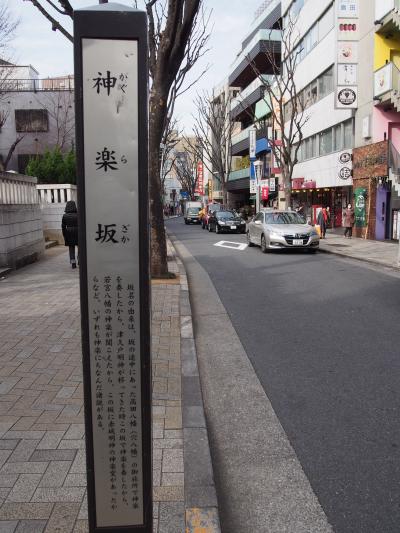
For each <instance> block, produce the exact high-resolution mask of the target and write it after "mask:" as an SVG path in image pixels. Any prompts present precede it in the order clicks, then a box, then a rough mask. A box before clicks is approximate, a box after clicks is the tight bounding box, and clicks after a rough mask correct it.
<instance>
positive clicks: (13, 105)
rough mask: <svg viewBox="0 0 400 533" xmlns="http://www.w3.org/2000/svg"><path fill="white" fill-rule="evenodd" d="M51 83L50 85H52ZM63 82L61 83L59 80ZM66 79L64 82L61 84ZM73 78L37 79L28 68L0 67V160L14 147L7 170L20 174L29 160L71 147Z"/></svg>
mask: <svg viewBox="0 0 400 533" xmlns="http://www.w3.org/2000/svg"><path fill="white" fill-rule="evenodd" d="M53 80H54V83H53ZM60 80H64V81H60ZM65 80H67V81H65ZM74 125H75V109H74V91H73V77H72V76H67V77H64V78H54V79H53V78H46V79H45V80H41V79H39V73H38V72H37V70H36V69H35V68H33V67H32V66H31V65H26V66H24V65H22V66H20V65H9V64H2V65H1V67H0V159H1V161H2V162H4V161H5V159H6V158H7V154H8V152H9V150H10V147H11V146H12V145H13V143H14V142H15V141H16V139H19V138H21V139H22V140H21V141H20V142H19V143H18V144H17V146H16V148H15V150H14V153H13V155H12V157H11V160H10V162H9V164H8V166H7V170H15V171H18V172H20V173H24V171H25V167H26V165H27V163H28V161H29V159H30V158H31V157H33V156H35V155H38V154H42V153H44V152H45V151H46V150H47V149H52V148H54V147H55V146H59V147H60V148H61V149H62V150H63V151H68V150H70V149H71V148H73V146H74Z"/></svg>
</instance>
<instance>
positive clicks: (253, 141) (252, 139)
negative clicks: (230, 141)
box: [249, 129, 257, 159]
mask: <svg viewBox="0 0 400 533" xmlns="http://www.w3.org/2000/svg"><path fill="white" fill-rule="evenodd" d="M249 146H250V148H249V157H250V159H254V158H255V157H256V147H257V130H255V129H251V130H249Z"/></svg>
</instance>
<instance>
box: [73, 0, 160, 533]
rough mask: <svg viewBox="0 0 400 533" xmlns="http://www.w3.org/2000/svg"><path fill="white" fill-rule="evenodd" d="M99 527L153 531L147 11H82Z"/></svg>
mask: <svg viewBox="0 0 400 533" xmlns="http://www.w3.org/2000/svg"><path fill="white" fill-rule="evenodd" d="M74 36H75V37H74V43H75V44H74V54H75V84H76V85H75V86H76V89H75V101H76V140H77V159H78V202H79V205H78V210H79V259H80V282H81V313H82V350H83V369H84V391H85V425H86V454H87V478H88V509H89V528H90V531H91V532H99V531H102V532H106V533H111V532H112V533H118V532H122V531H130V532H131V531H132V532H134V531H135V532H136V531H140V532H143V533H150V532H152V501H151V491H152V487H151V361H150V290H149V234H148V169H147V158H148V152H147V131H148V122H147V120H148V119H147V98H148V69H147V18H146V14H145V13H144V12H140V11H137V10H134V9H131V8H129V7H127V6H122V5H119V4H103V5H101V6H95V7H92V8H86V9H82V10H76V11H75V14H74Z"/></svg>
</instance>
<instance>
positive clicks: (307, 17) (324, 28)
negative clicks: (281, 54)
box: [282, 0, 356, 226]
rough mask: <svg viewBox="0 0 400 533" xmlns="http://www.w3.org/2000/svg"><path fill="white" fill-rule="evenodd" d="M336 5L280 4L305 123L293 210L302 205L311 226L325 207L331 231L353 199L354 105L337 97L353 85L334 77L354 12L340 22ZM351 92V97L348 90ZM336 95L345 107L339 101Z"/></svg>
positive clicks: (310, 0)
mask: <svg viewBox="0 0 400 533" xmlns="http://www.w3.org/2000/svg"><path fill="white" fill-rule="evenodd" d="M338 3H339V2H334V1H332V0H294V1H292V0H283V1H282V12H283V17H284V18H283V20H284V28H288V25H289V24H290V23H293V24H294V25H295V28H296V32H297V35H296V45H297V48H296V50H295V51H294V52H293V53H297V66H296V69H295V72H294V79H295V83H296V90H297V92H298V93H299V94H300V96H301V100H302V102H303V104H304V106H305V108H306V109H305V114H304V117H305V118H306V119H307V121H306V123H305V124H304V126H303V127H302V136H303V141H302V144H301V148H300V151H299V154H298V159H299V163H298V164H297V165H296V166H295V167H294V171H293V176H292V178H293V180H292V197H293V206H294V207H297V206H302V207H303V210H304V212H305V214H306V215H308V217H309V218H311V219H312V220H313V221H315V220H316V216H317V214H318V211H319V209H320V208H321V207H322V206H329V207H330V211H331V220H332V224H333V225H334V226H341V224H342V213H343V208H344V206H345V205H346V204H347V203H348V202H349V201H351V200H352V178H351V157H352V155H351V152H352V148H353V145H354V109H353V104H354V102H353V103H352V104H351V105H350V104H349V105H348V104H347V101H346V100H345V98H344V92H341V91H346V94H347V85H348V83H352V84H354V80H347V78H346V72H344V73H343V72H340V79H339V77H338V74H337V72H338V71H337V67H338V43H339V38H340V37H339V35H338V31H339V28H346V31H344V33H346V35H345V37H344V38H345V39H347V38H348V39H354V35H350V33H352V32H351V31H348V28H350V27H351V28H352V27H353V26H352V21H353V20H354V19H353V18H351V17H352V16H353V12H351V13H348V14H347V15H348V17H349V20H350V22H349V23H347V22H343V21H342V20H341V19H339V18H338V7H337V4H338ZM340 3H341V4H344V5H345V7H348V5H349V4H350V3H353V2H349V0H343V2H340ZM343 15H344V13H343ZM290 21H291V22H290ZM285 31H286V30H285ZM284 38H285V33H284ZM352 42H353V41H350V43H352ZM285 59H286V58H283V62H284V64H285ZM283 70H284V69H283ZM345 70H346V69H345ZM342 78H344V79H342ZM351 91H352V92H351V94H353V89H351ZM339 93H340V95H341V96H340V99H341V100H342V101H343V102H344V103H341V102H340V101H339V100H338V95H339ZM354 94H356V91H354ZM350 100H351V98H349V99H348V102H350ZM349 107H350V108H349ZM342 169H344V170H342Z"/></svg>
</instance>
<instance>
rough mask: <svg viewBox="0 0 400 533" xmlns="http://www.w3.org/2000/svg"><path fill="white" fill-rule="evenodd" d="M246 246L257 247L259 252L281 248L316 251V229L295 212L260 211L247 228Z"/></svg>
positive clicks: (317, 238) (317, 239)
mask: <svg viewBox="0 0 400 533" xmlns="http://www.w3.org/2000/svg"><path fill="white" fill-rule="evenodd" d="M247 244H248V245H249V246H253V245H255V244H256V245H258V246H260V247H261V251H262V252H263V253H266V252H267V251H268V250H278V249H282V248H298V249H307V250H310V251H312V252H315V251H316V250H318V247H319V235H318V233H317V231H316V229H315V228H314V227H313V226H311V225H310V224H308V223H307V222H306V220H305V219H304V218H303V217H302V216H301V215H300V214H298V213H296V212H295V211H277V210H268V209H266V210H262V211H260V212H259V213H258V214H257V215H256V216H255V217H254V218H253V220H252V221H251V222H250V223H249V224H248V227H247Z"/></svg>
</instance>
